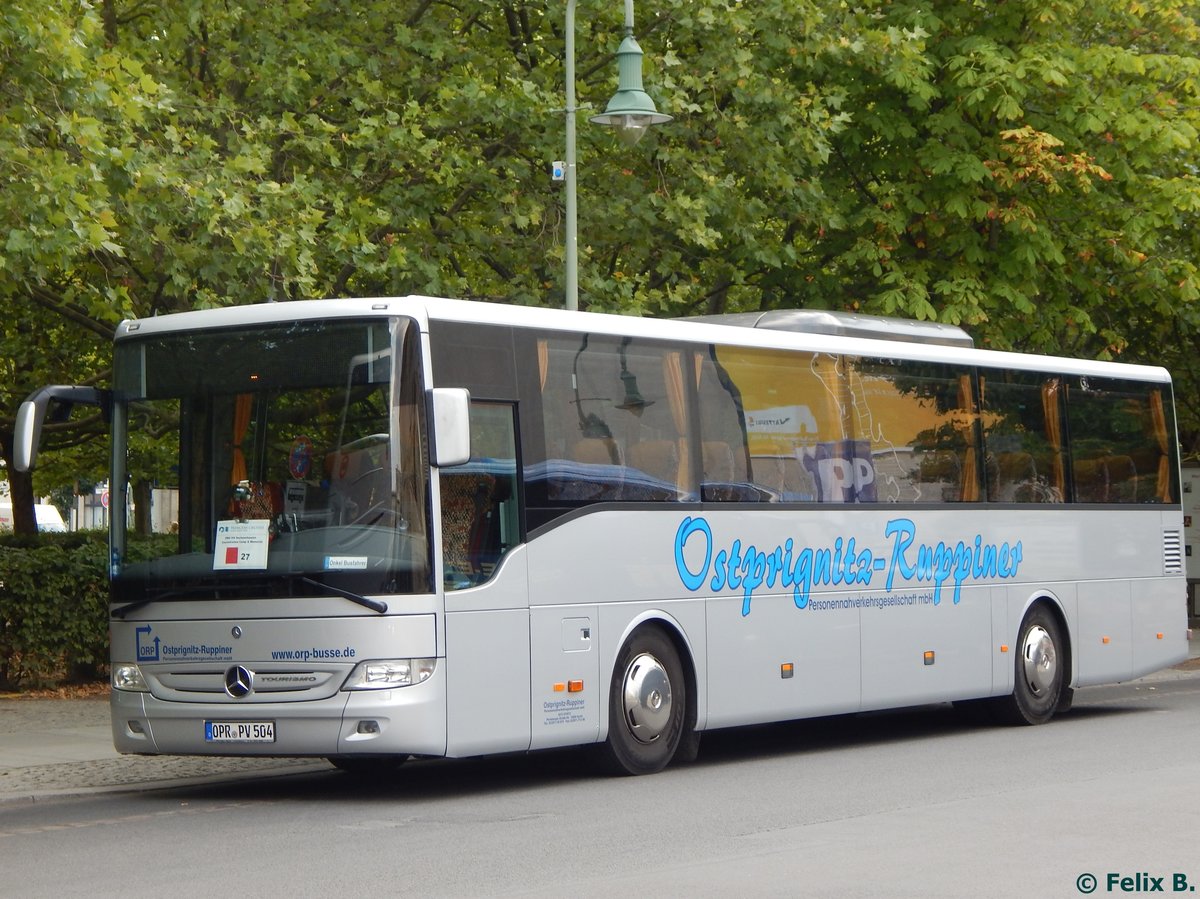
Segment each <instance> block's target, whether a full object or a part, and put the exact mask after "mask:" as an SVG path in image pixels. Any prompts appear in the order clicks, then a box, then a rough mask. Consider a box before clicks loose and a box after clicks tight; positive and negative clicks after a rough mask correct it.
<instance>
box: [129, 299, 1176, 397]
mask: <svg viewBox="0 0 1200 899" xmlns="http://www.w3.org/2000/svg"><path fill="white" fill-rule="evenodd" d="M393 315H406V316H410V317H412V318H414V319H416V320H417V321H418V323H419V324H420V325H421V326H422V327H425V326H427V324H428V322H429V321H431V320H433V321H448V322H449V321H454V322H472V323H478V324H493V325H508V326H512V327H518V328H538V329H546V330H557V331H570V332H578V333H592V334H606V335H613V336H630V337H638V338H642V339H655V340H679V341H689V342H696V343H718V344H726V345H733V346H748V347H763V348H768V349H770V348H776V349H793V350H805V351H809V352H818V353H822V352H823V353H844V354H848V355H857V356H869V357H883V358H890V359H910V360H928V361H936V362H947V363H956V364H960V365H973V366H979V367H982V368H1007V369H1017V370H1026V371H1051V372H1057V373H1061V374H1066V375H1078V376H1090V377H1097V378H1101V377H1107V378H1130V379H1134V380H1140V381H1153V382H1169V381H1170V380H1171V377H1170V374H1169V373H1168V372H1167V370H1166V369H1165V368H1161V367H1158V366H1148V365H1138V364H1132V363H1126V362H1101V361H1097V360H1090V359H1073V358H1070V357H1060V356H1045V355H1036V354H1027V353H1014V352H1006V351H1000V350H985V349H977V348H975V347H974V346H973V342H972V341H971V338H970V336H969V335H967V334H966V332H965V331H963V330H962V329H961V328H957V327H954V326H950V325H938V324H937V323H929V322H917V321H908V320H905V319H889V318H884V317H879V316H854V315H849V314H846V313H841V314H837V313H829V312H826V311H824V310H779V311H778V312H776V313H768V314H766V315H765V316H764V315H763V314H761V313H746V314H735V315H733V316H697V317H695V318H690V319H654V318H639V317H636V316H628V315H614V314H611V313H598V312H570V311H566V310H562V309H549V308H544V307H536V306H515V305H511V304H505V303H484V302H478V301H473V300H453V299H444V298H440V297H426V296H407V297H366V298H346V299H333V300H294V301H288V302H282V303H257V304H253V305H244V306H227V307H222V308H219V309H203V310H196V311H191V312H179V313H172V314H169V315H162V316H156V317H154V318H146V319H134V320H126V321H124V322H122V323H121V324H120V326H118V328H117V332H116V339H117V341H123V340H126V339H130V338H137V337H145V336H149V335H151V334H162V333H171V332H180V331H190V330H198V329H204V330H207V329H218V328H237V327H246V326H249V325H255V324H272V323H283V322H292V321H298V320H302V319H330V318H367V317H388V316H393ZM893 325H895V326H894V327H893ZM900 325H904V326H906V327H900ZM889 329H890V330H889ZM864 333H870V334H871V336H869V337H864V336H861V335H862V334H864ZM850 334H853V335H855V336H849V335H850Z"/></svg>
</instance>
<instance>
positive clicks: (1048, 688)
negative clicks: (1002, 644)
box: [996, 605, 1066, 724]
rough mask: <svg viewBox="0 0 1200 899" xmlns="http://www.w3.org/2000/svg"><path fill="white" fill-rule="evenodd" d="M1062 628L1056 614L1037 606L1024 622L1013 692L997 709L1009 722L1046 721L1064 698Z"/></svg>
mask: <svg viewBox="0 0 1200 899" xmlns="http://www.w3.org/2000/svg"><path fill="white" fill-rule="evenodd" d="M1062 640H1063V638H1062V631H1061V630H1060V628H1059V625H1058V620H1057V619H1056V618H1055V616H1054V614H1053V613H1052V612H1051V611H1050V610H1049V609H1048V608H1047V607H1046V606H1045V605H1038V606H1034V607H1033V608H1032V609H1030V610H1029V612H1028V614H1026V616H1025V620H1024V621H1022V622H1021V631H1020V636H1019V637H1018V639H1017V657H1016V659H1015V665H1016V671H1015V679H1014V683H1013V691H1012V695H1010V696H1006V697H1004V698H1003V699H1001V700H1000V701H999V703H998V704H997V706H996V711H997V712H998V713H999V717H1000V718H1001V720H1003V721H1005V722H1007V723H1009V724H1045V723H1046V722H1047V721H1049V720H1050V719H1051V717H1053V715H1054V713H1055V711H1057V710H1058V709H1059V707H1060V703H1061V701H1062V700H1063V698H1064V696H1063V690H1064V686H1063V684H1064V681H1065V678H1066V672H1065V671H1064V664H1063V663H1064V662H1065V660H1066V655H1065V653H1064V652H1063V642H1062Z"/></svg>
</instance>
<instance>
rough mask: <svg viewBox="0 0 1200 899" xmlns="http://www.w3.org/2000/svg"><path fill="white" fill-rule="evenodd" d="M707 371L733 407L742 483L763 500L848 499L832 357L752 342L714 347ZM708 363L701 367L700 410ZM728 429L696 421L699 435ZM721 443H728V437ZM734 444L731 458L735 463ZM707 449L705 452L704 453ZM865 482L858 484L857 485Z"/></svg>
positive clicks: (853, 490) (844, 403)
mask: <svg viewBox="0 0 1200 899" xmlns="http://www.w3.org/2000/svg"><path fill="white" fill-rule="evenodd" d="M712 368H713V369H714V374H719V380H720V382H721V383H723V384H727V385H728V386H727V387H726V388H725V389H726V391H727V392H728V394H729V395H730V396H731V397H735V398H736V400H735V401H736V402H737V403H738V404H739V405H740V410H741V413H742V418H743V425H742V426H743V427H744V429H745V447H746V448H745V450H744V452H745V454H746V458H747V460H748V463H749V481H750V483H751V484H752V485H753V487H754V488H755V491H756V493H757V494H758V497H759V498H760V499H763V500H766V501H768V502H854V501H855V500H856V499H857V498H858V497H859V493H860V491H859V490H858V485H859V480H858V478H857V474H858V468H857V467H856V465H855V456H854V452H853V449H854V448H853V446H852V445H851V444H850V442H849V436H850V432H849V425H850V407H849V397H848V395H847V392H846V384H845V378H844V376H843V368H842V360H841V358H840V357H838V356H831V355H827V354H817V353H796V352H790V351H786V350H772V349H762V348H753V347H725V346H718V347H715V348H714V350H713V353H712ZM708 377H709V372H708V370H707V366H702V367H701V378H700V390H701V396H702V400H701V406H702V410H703V411H702V413H701V414H702V415H705V414H706V412H707V411H708V408H707V407H708V404H707V402H706V401H705V399H704V397H706V396H708V393H706V392H705V391H706V390H707V391H708V392H709V393H712V392H713V391H714V390H715V388H714V387H707V388H706V386H705V379H706V378H708ZM727 431H728V428H727V427H721V428H720V429H719V431H718V429H716V428H714V427H713V423H712V421H711V415H710V416H709V417H708V418H703V419H702V430H701V439H702V441H703V442H705V443H712V442H714V441H717V440H718V439H722V438H718V437H717V436H716V434H717V433H721V432H727ZM723 439H724V442H726V443H732V441H731V440H730V439H729V438H723ZM734 449H735V454H734V458H735V463H736V461H737V452H736V450H738V449H740V448H739V447H736V446H735V447H734ZM711 455H712V454H711V452H710V456H711ZM864 486H865V485H864Z"/></svg>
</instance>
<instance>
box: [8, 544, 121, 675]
mask: <svg viewBox="0 0 1200 899" xmlns="http://www.w3.org/2000/svg"><path fill="white" fill-rule="evenodd" d="M70 537H71V538H75V539H68V540H45V539H42V540H40V541H38V544H39V545H24V546H21V545H16V546H14V545H12V542H11V541H6V543H5V545H3V546H0V689H14V688H17V687H33V688H38V687H48V686H53V685H55V684H57V683H60V682H62V681H63V680H67V679H79V678H85V679H95V678H96V677H97V676H98V672H99V671H100V670H101V668H102V666H103V665H104V664H105V663H106V662H107V660H108V585H107V583H106V569H107V565H106V560H107V558H108V547H107V543H106V541H105V538H104V536H103V535H96V534H93V535H90V536H88V537H87V538H86V539H82V540H81V539H78V538H76V535H70Z"/></svg>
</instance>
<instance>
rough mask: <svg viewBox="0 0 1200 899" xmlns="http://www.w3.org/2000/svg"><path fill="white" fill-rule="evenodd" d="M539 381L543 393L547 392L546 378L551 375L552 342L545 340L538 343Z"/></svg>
mask: <svg viewBox="0 0 1200 899" xmlns="http://www.w3.org/2000/svg"><path fill="white" fill-rule="evenodd" d="M537 360H538V381H539V384H540V387H541V390H542V392H543V393H544V392H545V391H546V378H547V377H548V376H549V374H550V341H548V340H545V339H544V338H543V339H540V340H538V342H537Z"/></svg>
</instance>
